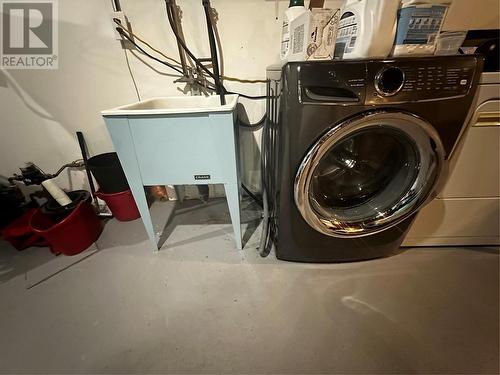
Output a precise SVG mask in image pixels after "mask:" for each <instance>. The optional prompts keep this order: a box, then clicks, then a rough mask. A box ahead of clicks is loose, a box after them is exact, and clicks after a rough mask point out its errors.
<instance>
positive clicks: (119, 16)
mask: <svg viewBox="0 0 500 375" xmlns="http://www.w3.org/2000/svg"><path fill="white" fill-rule="evenodd" d="M117 22H120V24H121V25H123V28H124V29H125V30H128V21H127V17H126V16H125V13H123V12H122V11H120V12H112V13H111V25H112V26H113V31H114V33H115V39H116V40H122V39H124V38H123V37H122V36H121V34H120V33H119V32H118V31H117V30H116V28H117V27H119V26H120V25H119V24H117Z"/></svg>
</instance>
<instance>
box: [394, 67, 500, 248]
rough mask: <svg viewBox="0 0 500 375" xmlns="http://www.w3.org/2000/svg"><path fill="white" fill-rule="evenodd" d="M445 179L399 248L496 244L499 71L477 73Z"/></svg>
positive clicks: (499, 224)
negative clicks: (471, 103)
mask: <svg viewBox="0 0 500 375" xmlns="http://www.w3.org/2000/svg"><path fill="white" fill-rule="evenodd" d="M472 108H473V109H472V111H471V114H470V117H469V123H468V126H467V127H466V130H465V132H464V134H463V136H462V137H461V141H460V142H459V143H458V145H457V146H456V148H455V150H454V151H453V155H452V158H451V164H450V174H449V179H448V180H447V182H446V185H445V186H444V189H443V190H442V192H441V194H439V196H438V197H437V198H436V199H435V200H434V201H433V202H431V203H430V204H428V205H427V206H426V207H424V208H423V209H422V210H421V211H420V213H419V215H418V216H417V218H416V220H415V222H414V224H413V226H412V227H411V229H410V231H409V232H408V235H407V236H406V238H405V240H404V242H403V246H440V245H455V246H456V245H500V72H487V73H483V74H482V77H481V83H480V86H479V88H478V92H477V95H476V104H475V105H474V106H473V107H472Z"/></svg>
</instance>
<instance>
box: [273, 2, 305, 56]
mask: <svg viewBox="0 0 500 375" xmlns="http://www.w3.org/2000/svg"><path fill="white" fill-rule="evenodd" d="M309 21H310V11H309V10H308V9H306V8H305V7H304V0H290V6H289V7H288V9H287V10H286V11H285V15H284V16H283V26H282V29H281V51H280V58H281V60H282V61H302V60H305V57H306V53H307V52H306V51H307V46H306V44H307V31H308V30H309Z"/></svg>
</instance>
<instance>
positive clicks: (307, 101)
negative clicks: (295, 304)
mask: <svg viewBox="0 0 500 375" xmlns="http://www.w3.org/2000/svg"><path fill="white" fill-rule="evenodd" d="M482 63H483V61H482V57H480V56H476V55H474V56H446V57H425V58H422V57H421V58H414V57H412V58H397V59H390V60H363V61H337V62H335V61H334V62H297V63H289V64H286V65H285V66H283V67H282V69H281V71H280V74H279V78H278V76H274V77H273V75H276V72H273V71H272V69H271V70H270V72H269V79H270V82H269V86H268V90H269V94H270V95H269V96H270V99H268V106H267V108H268V122H267V126H266V127H265V131H264V132H263V139H262V141H263V145H262V147H263V152H262V164H263V165H262V167H263V198H264V208H265V210H264V211H265V212H264V226H263V237H262V238H263V240H262V242H261V254H266V253H268V252H269V251H270V248H271V246H272V245H273V244H274V245H275V249H276V256H277V258H279V259H283V260H290V261H302V262H336V261H354V260H364V259H372V258H377V257H382V256H387V255H391V254H394V253H396V252H398V251H399V250H398V249H399V247H400V244H401V242H402V240H403V238H404V235H405V233H406V232H407V230H408V228H409V226H410V224H411V223H412V221H413V219H414V216H415V214H416V213H417V211H418V210H419V209H420V208H421V207H422V206H424V205H425V204H426V203H427V202H428V201H429V200H431V199H432V198H433V197H434V196H435V194H436V192H437V191H439V188H440V186H441V185H442V183H443V180H444V179H445V178H446V170H447V158H448V155H449V153H450V152H451V150H452V149H453V146H454V144H455V142H456V141H457V138H458V136H459V134H460V133H461V130H462V127H463V125H464V122H465V120H466V116H467V113H468V110H469V107H470V105H471V103H472V100H473V97H474V93H475V90H476V87H477V83H478V80H479V77H480V75H481V69H482Z"/></svg>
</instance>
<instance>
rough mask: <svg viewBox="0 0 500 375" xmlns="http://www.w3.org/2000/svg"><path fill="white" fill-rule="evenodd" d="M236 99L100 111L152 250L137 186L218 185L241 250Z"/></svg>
mask: <svg viewBox="0 0 500 375" xmlns="http://www.w3.org/2000/svg"><path fill="white" fill-rule="evenodd" d="M237 101H238V95H226V104H224V105H221V104H220V97H219V96H217V95H214V96H207V97H205V96H181V97H164V98H152V99H147V100H143V101H140V102H136V103H132V104H128V105H124V106H121V107H118V108H114V109H109V110H105V111H102V112H101V114H102V115H103V117H104V120H105V122H106V126H107V128H108V131H109V133H110V135H111V139H112V140H113V144H114V146H115V150H116V152H117V154H118V157H119V158H120V163H121V165H122V167H123V170H124V172H125V176H127V181H128V183H129V185H130V189H131V190H132V193H133V195H134V198H135V201H136V203H137V207H138V208H139V211H140V213H141V217H142V220H143V222H144V225H145V227H146V231H147V233H148V237H149V239H150V242H151V247H152V248H153V250H157V247H156V246H157V242H156V240H157V238H156V234H155V232H154V229H153V224H152V222H151V218H150V216H149V211H148V204H147V201H146V198H145V196H144V188H143V185H185V184H198V185H200V184H203V185H205V184H224V188H225V190H226V196H227V201H228V206H229V211H230V214H231V221H232V223H233V229H234V233H235V241H236V247H237V248H238V249H241V247H242V243H241V230H240V177H239V168H238V147H237V146H238V143H239V142H238V125H237V124H236V123H235V118H236V111H235V109H236V102H237Z"/></svg>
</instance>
